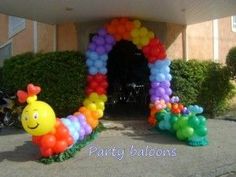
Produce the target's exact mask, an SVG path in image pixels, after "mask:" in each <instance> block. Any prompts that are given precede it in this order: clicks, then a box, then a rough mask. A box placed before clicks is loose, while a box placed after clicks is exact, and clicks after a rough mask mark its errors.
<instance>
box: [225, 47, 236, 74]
mask: <svg viewBox="0 0 236 177" xmlns="http://www.w3.org/2000/svg"><path fill="white" fill-rule="evenodd" d="M226 64H227V66H228V67H229V68H230V71H231V73H232V76H233V78H235V76H236V47H233V48H231V49H230V50H229V53H228V54H227V57H226Z"/></svg>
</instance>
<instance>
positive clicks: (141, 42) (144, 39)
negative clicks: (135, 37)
mask: <svg viewBox="0 0 236 177" xmlns="http://www.w3.org/2000/svg"><path fill="white" fill-rule="evenodd" d="M148 43H149V38H148V37H147V36H145V37H143V38H142V39H141V41H140V44H141V45H142V46H145V45H147V44H148Z"/></svg>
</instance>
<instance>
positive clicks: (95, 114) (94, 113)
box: [92, 111, 99, 119]
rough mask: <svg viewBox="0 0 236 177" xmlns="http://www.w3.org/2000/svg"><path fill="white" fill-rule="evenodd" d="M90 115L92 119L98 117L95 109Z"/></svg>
mask: <svg viewBox="0 0 236 177" xmlns="http://www.w3.org/2000/svg"><path fill="white" fill-rule="evenodd" d="M92 117H93V118H94V119H98V118H99V113H98V112H97V111H92Z"/></svg>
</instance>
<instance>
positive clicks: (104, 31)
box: [98, 28, 107, 36]
mask: <svg viewBox="0 0 236 177" xmlns="http://www.w3.org/2000/svg"><path fill="white" fill-rule="evenodd" d="M98 34H99V35H100V36H106V34H107V30H106V29H105V28H101V29H100V30H98Z"/></svg>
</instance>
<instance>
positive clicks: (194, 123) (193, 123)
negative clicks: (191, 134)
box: [188, 116, 200, 128]
mask: <svg viewBox="0 0 236 177" xmlns="http://www.w3.org/2000/svg"><path fill="white" fill-rule="evenodd" d="M188 124H189V125H190V126H191V127H193V128H197V127H198V126H199V124H200V120H199V118H198V117H197V116H190V117H189V119H188Z"/></svg>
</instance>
